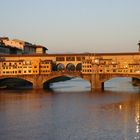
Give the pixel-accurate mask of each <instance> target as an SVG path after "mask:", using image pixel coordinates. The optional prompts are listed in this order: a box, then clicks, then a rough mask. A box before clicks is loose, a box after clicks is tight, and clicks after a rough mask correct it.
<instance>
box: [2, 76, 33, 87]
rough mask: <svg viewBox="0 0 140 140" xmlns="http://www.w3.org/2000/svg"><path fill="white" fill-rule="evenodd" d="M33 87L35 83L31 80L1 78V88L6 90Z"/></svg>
mask: <svg viewBox="0 0 140 140" xmlns="http://www.w3.org/2000/svg"><path fill="white" fill-rule="evenodd" d="M27 86H28V87H32V86H33V83H32V82H31V81H30V80H27V79H25V78H19V77H3V78H2V77H1V78H0V87H4V88H18V87H27Z"/></svg>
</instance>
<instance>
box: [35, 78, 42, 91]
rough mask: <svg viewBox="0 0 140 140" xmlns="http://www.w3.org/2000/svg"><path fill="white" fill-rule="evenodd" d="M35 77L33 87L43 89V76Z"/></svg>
mask: <svg viewBox="0 0 140 140" xmlns="http://www.w3.org/2000/svg"><path fill="white" fill-rule="evenodd" d="M33 78H34V79H33V89H43V77H42V76H41V75H35V76H34V77H33Z"/></svg>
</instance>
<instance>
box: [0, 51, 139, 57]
mask: <svg viewBox="0 0 140 140" xmlns="http://www.w3.org/2000/svg"><path fill="white" fill-rule="evenodd" d="M75 55H76V56H102V55H103V56H105V55H106V56H107V55H140V52H121V53H73V54H72V53H62V54H56V53H55V54H2V55H1V54H0V57H30V56H32V57H39V56H40V57H44V56H75Z"/></svg>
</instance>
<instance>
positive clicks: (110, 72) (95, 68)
mask: <svg viewBox="0 0 140 140" xmlns="http://www.w3.org/2000/svg"><path fill="white" fill-rule="evenodd" d="M1 57H2V58H3V59H1V61H0V79H6V78H19V79H24V80H26V81H29V82H31V83H32V85H33V88H35V89H38V88H43V87H44V84H46V83H47V84H49V82H52V81H53V79H56V78H57V77H62V76H65V77H68V76H72V77H81V78H82V79H84V80H87V81H89V82H90V83H91V89H92V90H101V89H103V88H104V82H105V81H107V80H109V79H112V78H116V77H131V78H137V79H140V53H139V52H133V53H101V54H95V53H94V54H89V53H88V54H87V53H85V54H45V55H6V56H4V55H3V56H1ZM32 61H34V63H33V62H32ZM47 61H48V62H49V63H48V64H46V66H45V64H44V62H47ZM29 62H30V63H31V64H30V63H29ZM42 62H43V63H42ZM12 63H13V64H12ZM15 63H16V64H17V65H16V66H15V65H14V64H15ZM21 63H22V65H21ZM21 66H22V67H21ZM25 66H26V67H25ZM44 66H45V68H44ZM15 67H16V68H15ZM18 68H19V69H18ZM49 68H50V69H49ZM48 70H49V73H46V74H44V73H41V72H42V71H43V72H44V71H48ZM1 71H3V72H1ZM15 71H16V72H18V74H16V73H15ZM24 71H26V72H27V71H28V72H31V71H32V73H24ZM19 72H20V73H19ZM9 73H10V74H9Z"/></svg>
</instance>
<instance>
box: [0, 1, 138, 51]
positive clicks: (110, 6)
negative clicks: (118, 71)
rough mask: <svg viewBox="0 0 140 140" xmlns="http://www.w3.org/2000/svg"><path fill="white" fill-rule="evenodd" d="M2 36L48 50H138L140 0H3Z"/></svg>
mask: <svg viewBox="0 0 140 140" xmlns="http://www.w3.org/2000/svg"><path fill="white" fill-rule="evenodd" d="M0 36H8V37H9V38H10V39H14V38H16V39H21V40H25V41H28V42H31V43H33V44H40V45H43V46H46V47H47V48H48V49H49V51H48V53H84V52H93V53H95V52H96V53H104V52H105V53H106V52H136V51H137V50H138V46H137V43H138V41H139V40H140V0H0Z"/></svg>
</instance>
